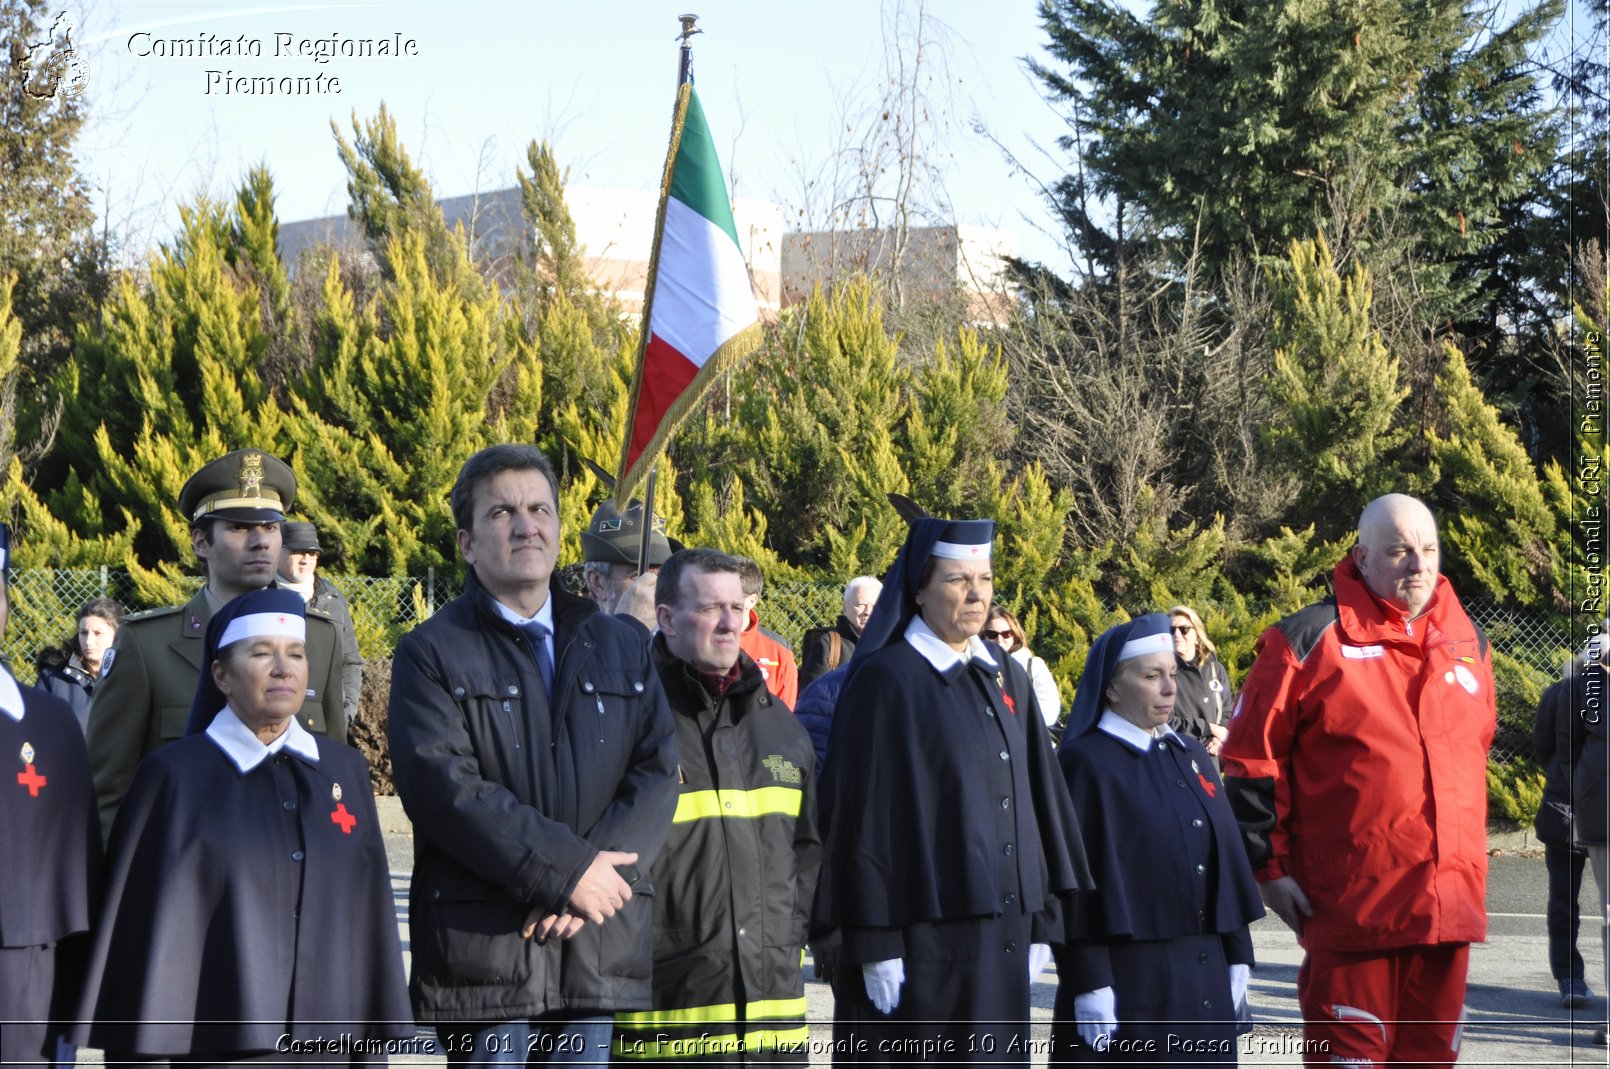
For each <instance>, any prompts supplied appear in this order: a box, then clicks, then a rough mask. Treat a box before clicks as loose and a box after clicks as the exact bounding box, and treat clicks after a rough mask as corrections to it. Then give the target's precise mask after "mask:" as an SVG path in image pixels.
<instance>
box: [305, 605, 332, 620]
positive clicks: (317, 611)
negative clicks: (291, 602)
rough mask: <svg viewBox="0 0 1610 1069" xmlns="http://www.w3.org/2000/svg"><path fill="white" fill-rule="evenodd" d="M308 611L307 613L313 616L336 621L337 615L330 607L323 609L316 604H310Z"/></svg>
mask: <svg viewBox="0 0 1610 1069" xmlns="http://www.w3.org/2000/svg"><path fill="white" fill-rule="evenodd" d="M306 612H307V615H309V616H312V617H314V618H315V619H319V620H328V621H330V622H331V623H332V624H333V623H335V617H334V616H332V615H331V614H330V610H329V609H321V608H319V607H318V606H316V605H308V606H307V607H306Z"/></svg>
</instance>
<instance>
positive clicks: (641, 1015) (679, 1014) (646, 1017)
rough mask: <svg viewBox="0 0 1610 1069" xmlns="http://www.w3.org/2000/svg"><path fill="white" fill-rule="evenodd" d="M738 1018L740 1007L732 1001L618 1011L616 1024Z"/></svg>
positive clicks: (648, 1024)
mask: <svg viewBox="0 0 1610 1069" xmlns="http://www.w3.org/2000/svg"><path fill="white" fill-rule="evenodd" d="M737 1019H738V1007H737V1006H735V1005H734V1004H732V1003H731V1002H724V1003H721V1004H719V1005H716V1006H689V1007H688V1008H687V1009H683V1010H641V1011H638V1012H636V1013H617V1014H616V1015H615V1024H616V1025H617V1026H618V1027H620V1028H671V1027H675V1026H676V1025H679V1024H711V1023H713V1022H716V1021H725V1022H727V1023H728V1024H731V1023H733V1022H734V1021H736V1020H737Z"/></svg>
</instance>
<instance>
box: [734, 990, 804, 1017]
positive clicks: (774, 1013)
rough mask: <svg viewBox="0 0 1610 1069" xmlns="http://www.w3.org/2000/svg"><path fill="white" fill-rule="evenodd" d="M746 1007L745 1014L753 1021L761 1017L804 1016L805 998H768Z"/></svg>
mask: <svg viewBox="0 0 1610 1069" xmlns="http://www.w3.org/2000/svg"><path fill="white" fill-rule="evenodd" d="M744 1009H745V1014H744V1016H746V1017H747V1018H748V1019H749V1020H751V1021H753V1020H756V1019H757V1018H761V1017H803V1016H805V998H804V996H801V997H799V998H766V999H761V1000H760V1001H759V1002H751V1003H749V1004H748V1005H747V1006H746V1007H744Z"/></svg>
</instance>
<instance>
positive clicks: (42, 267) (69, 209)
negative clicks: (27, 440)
mask: <svg viewBox="0 0 1610 1069" xmlns="http://www.w3.org/2000/svg"><path fill="white" fill-rule="evenodd" d="M68 25H69V23H68V22H67V21H65V20H64V17H63V16H62V15H60V14H58V11H57V8H56V7H55V6H54V5H50V4H47V3H45V2H44V0H0V48H3V49H4V54H3V55H0V60H3V62H0V274H11V275H14V276H16V284H15V294H14V298H13V309H14V311H13V314H14V315H15V316H16V317H17V320H18V322H19V323H20V325H21V327H22V339H21V342H20V349H19V354H18V359H19V368H20V371H21V379H20V382H19V386H20V390H21V398H22V401H23V406H24V408H25V409H27V410H28V411H29V412H30V413H31V414H32V415H33V417H34V418H37V416H38V414H39V412H41V411H43V410H45V409H46V407H47V406H46V404H45V397H44V387H45V385H46V383H47V382H48V381H49V379H50V377H51V376H52V375H53V374H55V372H56V370H57V369H58V368H60V367H61V366H62V365H63V364H64V363H65V362H66V361H67V359H68V357H69V355H70V354H71V353H72V346H73V336H74V333H75V332H76V330H77V328H78V325H79V324H80V323H84V322H87V321H89V320H91V319H93V317H94V314H95V310H96V308H97V307H98V306H99V304H100V302H101V300H102V299H103V298H104V297H105V295H106V290H107V284H108V280H107V273H106V259H107V257H106V249H105V244H104V241H103V240H102V238H101V236H100V235H98V234H96V232H95V213H94V209H93V208H92V206H91V196H92V192H93V191H92V188H91V186H90V184H89V182H88V181H87V180H86V179H85V178H84V176H83V174H82V173H81V172H80V171H79V168H78V160H77V158H76V142H77V140H78V135H79V132H80V130H81V128H82V126H83V123H84V116H85V111H86V108H87V106H88V102H87V99H86V98H85V96H84V95H83V85H82V84H81V82H80V81H79V80H78V79H77V71H76V66H75V65H76V64H77V63H80V62H82V60H80V59H78V58H77V57H76V56H74V55H72V54H70V53H71V52H72V50H73V49H74V47H75V46H76V44H77V42H74V41H73V40H72V39H71V37H69V36H67V29H68Z"/></svg>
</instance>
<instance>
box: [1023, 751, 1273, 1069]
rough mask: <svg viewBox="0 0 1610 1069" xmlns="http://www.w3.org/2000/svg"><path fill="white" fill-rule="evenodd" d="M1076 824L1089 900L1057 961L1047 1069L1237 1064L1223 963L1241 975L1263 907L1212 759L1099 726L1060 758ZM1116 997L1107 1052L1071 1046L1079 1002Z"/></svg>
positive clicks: (1084, 899) (1082, 900) (1082, 899)
mask: <svg viewBox="0 0 1610 1069" xmlns="http://www.w3.org/2000/svg"><path fill="white" fill-rule="evenodd" d="M1057 757H1058V760H1059V761H1060V762H1061V765H1062V771H1063V773H1064V775H1065V776H1066V778H1067V783H1068V789H1069V791H1070V792H1071V793H1072V795H1073V800H1074V805H1075V806H1076V807H1077V808H1078V810H1079V815H1080V817H1081V818H1082V819H1083V821H1084V823H1083V831H1084V842H1085V849H1086V851H1087V852H1088V856H1089V859H1090V867H1091V871H1092V873H1093V874H1094V876H1095V880H1096V891H1095V893H1094V894H1091V895H1081V896H1079V899H1078V902H1077V907H1078V913H1079V915H1078V917H1076V918H1075V922H1074V923H1075V924H1076V925H1077V926H1078V928H1079V929H1080V930H1081V932H1082V937H1081V938H1078V939H1076V940H1074V941H1073V942H1072V943H1070V944H1069V946H1068V947H1067V948H1065V949H1063V950H1059V951H1058V953H1057V972H1058V975H1059V979H1060V985H1059V987H1058V988H1057V1002H1056V1017H1057V1021H1056V1024H1055V1025H1054V1026H1053V1029H1052V1054H1051V1060H1052V1062H1054V1063H1058V1062H1059V1063H1068V1064H1107V1063H1119V1062H1140V1063H1143V1064H1147V1065H1200V1064H1204V1063H1215V1062H1226V1063H1231V1064H1233V1063H1234V1062H1235V1061H1236V1054H1237V1046H1238V1044H1237V1040H1236V1035H1237V1033H1238V1031H1244V1030H1246V1028H1249V1027H1250V1026H1245V1027H1243V1026H1242V1025H1239V1024H1238V1022H1237V1020H1236V1015H1235V1011H1234V1007H1233V1006H1232V1005H1231V1002H1230V985H1229V969H1228V967H1229V965H1231V964H1244V965H1250V964H1252V961H1253V956H1252V936H1251V934H1250V933H1249V932H1248V930H1247V925H1249V924H1250V923H1252V922H1253V921H1255V920H1257V919H1258V918H1259V917H1261V916H1263V902H1262V899H1261V898H1260V897H1259V895H1258V889H1257V883H1256V881H1255V880H1254V879H1253V875H1252V868H1251V866H1250V865H1249V864H1248V862H1247V857H1246V853H1245V851H1244V850H1242V848H1241V838H1240V832H1239V830H1238V828H1237V826H1236V822H1235V817H1234V815H1233V814H1232V813H1231V810H1230V805H1229V803H1228V801H1227V800H1226V799H1225V797H1224V787H1223V785H1222V784H1221V783H1220V782H1219V775H1218V772H1217V770H1216V769H1215V767H1214V762H1213V758H1212V757H1210V756H1208V752H1207V751H1206V750H1205V749H1203V748H1202V744H1201V743H1199V742H1197V741H1196V740H1195V739H1187V738H1181V737H1180V736H1178V735H1170V736H1169V737H1168V738H1166V739H1160V740H1155V741H1153V742H1152V743H1151V744H1150V745H1148V746H1147V747H1145V748H1144V749H1142V748H1139V747H1137V746H1136V745H1133V744H1131V743H1130V742H1129V741H1127V740H1120V739H1117V738H1115V737H1113V736H1112V735H1109V734H1107V733H1106V732H1105V731H1102V730H1101V729H1100V728H1099V727H1098V728H1096V729H1095V730H1092V731H1089V732H1087V733H1085V734H1083V735H1081V736H1079V737H1078V738H1076V739H1069V740H1066V741H1064V742H1063V744H1062V748H1061V749H1060V750H1059V751H1058V754H1057ZM1102 987H1112V988H1113V992H1114V996H1115V999H1116V1002H1117V1012H1118V1030H1117V1032H1116V1033H1115V1034H1114V1036H1113V1040H1114V1042H1113V1044H1112V1046H1111V1047H1110V1048H1109V1049H1108V1050H1107V1051H1105V1052H1100V1051H1093V1050H1091V1049H1089V1048H1088V1047H1086V1046H1085V1045H1084V1044H1083V1043H1082V1042H1081V1041H1080V1039H1079V1036H1078V1032H1077V1029H1076V1026H1075V1023H1074V1009H1073V1002H1074V997H1075V996H1076V995H1078V994H1080V993H1082V992H1085V991H1093V990H1096V989H1098V988H1102Z"/></svg>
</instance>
